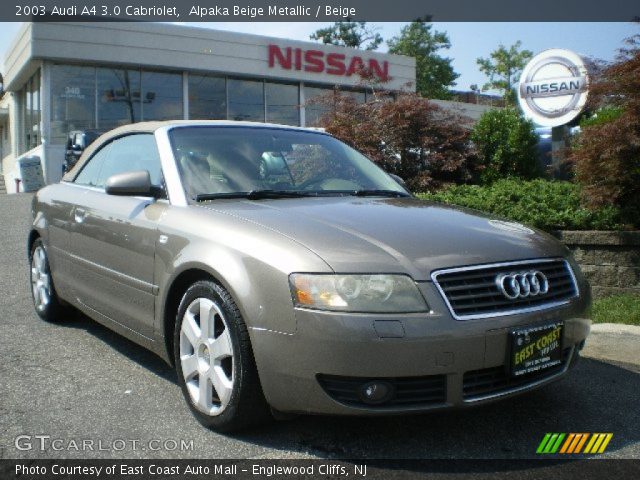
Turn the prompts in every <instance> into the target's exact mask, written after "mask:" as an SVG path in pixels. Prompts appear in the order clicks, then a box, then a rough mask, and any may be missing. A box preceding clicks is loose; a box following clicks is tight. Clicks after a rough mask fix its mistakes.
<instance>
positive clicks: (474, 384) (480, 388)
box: [462, 347, 572, 400]
mask: <svg viewBox="0 0 640 480" xmlns="http://www.w3.org/2000/svg"><path fill="white" fill-rule="evenodd" d="M571 350H572V349H571V347H569V348H565V349H564V350H563V351H562V363H560V364H558V365H554V366H553V367H549V368H546V369H544V370H539V371H537V372H532V373H528V374H525V375H521V376H518V377H511V376H510V375H509V372H508V370H507V367H506V366H504V365H501V366H499V367H492V368H483V369H482V370H473V371H470V372H466V373H465V374H464V376H463V377H462V393H463V397H464V399H465V400H474V399H478V398H482V397H485V396H492V395H499V394H500V393H503V392H507V391H509V390H513V389H516V388H519V387H524V386H527V385H529V384H531V383H534V382H537V381H539V380H543V379H545V378H548V377H551V376H553V375H555V374H557V373H560V372H562V371H563V370H564V369H565V366H566V364H567V362H569V361H570V358H569V356H570V355H571Z"/></svg>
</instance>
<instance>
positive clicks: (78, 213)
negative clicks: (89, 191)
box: [73, 208, 87, 223]
mask: <svg viewBox="0 0 640 480" xmlns="http://www.w3.org/2000/svg"><path fill="white" fill-rule="evenodd" d="M73 215H74V217H75V219H76V222H77V223H82V222H84V219H85V217H86V216H87V212H86V210H85V209H84V208H76V209H75V211H74V212H73Z"/></svg>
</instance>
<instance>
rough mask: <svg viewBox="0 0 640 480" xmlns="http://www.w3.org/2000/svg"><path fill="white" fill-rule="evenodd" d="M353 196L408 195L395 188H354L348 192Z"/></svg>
mask: <svg viewBox="0 0 640 480" xmlns="http://www.w3.org/2000/svg"><path fill="white" fill-rule="evenodd" d="M350 194H351V195H353V196H355V197H397V198H399V197H409V196H410V195H409V194H408V193H404V192H399V191H397V190H373V189H371V190H354V191H353V192H350Z"/></svg>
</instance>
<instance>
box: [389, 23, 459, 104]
mask: <svg viewBox="0 0 640 480" xmlns="http://www.w3.org/2000/svg"><path fill="white" fill-rule="evenodd" d="M432 27H433V25H431V24H430V23H428V22H424V21H415V22H411V23H410V24H409V25H405V26H404V27H402V30H400V35H398V36H396V37H393V38H392V39H391V40H389V41H388V42H387V44H388V45H389V53H396V54H399V55H407V56H409V57H414V58H415V59H416V91H417V92H418V93H419V94H420V95H422V96H423V97H427V98H440V99H447V98H451V93H450V92H449V87H451V86H454V85H455V79H456V78H458V77H459V76H460V75H459V74H458V73H456V72H455V71H454V70H453V67H452V66H451V59H450V58H445V57H441V56H440V55H438V51H439V50H442V49H448V48H450V47H451V42H450V41H449V37H448V35H447V34H446V33H445V32H438V31H435V30H434V31H432Z"/></svg>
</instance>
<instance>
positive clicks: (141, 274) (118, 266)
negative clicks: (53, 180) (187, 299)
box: [69, 133, 168, 338]
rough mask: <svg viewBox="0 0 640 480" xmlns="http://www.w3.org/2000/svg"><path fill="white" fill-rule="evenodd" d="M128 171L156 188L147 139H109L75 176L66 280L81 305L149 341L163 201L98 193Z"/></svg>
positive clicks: (157, 173)
mask: <svg viewBox="0 0 640 480" xmlns="http://www.w3.org/2000/svg"><path fill="white" fill-rule="evenodd" d="M85 170H86V173H85ZM134 170H148V171H149V173H150V175H151V180H152V182H153V183H154V185H156V186H158V187H162V185H163V180H162V178H163V177H162V169H161V166H160V157H159V154H158V149H157V146H156V141H155V137H154V136H153V135H152V134H148V133H136V134H131V135H127V136H124V137H120V138H117V139H115V140H113V141H112V142H110V143H109V144H107V145H106V146H104V147H103V148H101V149H100V150H98V151H97V152H96V153H95V154H94V156H93V157H92V158H91V159H90V160H89V162H88V163H87V165H86V166H85V167H84V169H83V170H82V171H81V172H80V173H79V175H78V176H77V178H76V180H75V183H76V184H77V185H78V186H80V187H82V188H81V190H82V193H81V194H80V195H79V196H78V201H77V203H76V207H75V209H74V211H73V214H72V215H73V218H72V219H71V225H72V227H71V235H70V238H69V250H70V254H71V255H70V257H71V259H72V261H71V275H72V276H73V278H74V286H73V289H74V293H75V298H76V300H77V301H78V302H79V303H80V304H81V305H82V306H84V307H87V308H88V309H90V310H91V311H93V312H97V313H98V314H100V315H102V316H103V317H106V318H107V319H109V320H111V321H114V322H116V323H119V324H120V325H123V326H125V327H127V328H129V329H132V330H134V331H136V332H138V333H140V334H142V335H144V336H146V337H149V338H151V337H152V332H153V327H154V299H155V295H156V294H157V287H156V285H155V284H154V258H155V249H156V240H157V236H158V233H157V232H158V222H159V221H160V219H161V217H162V214H163V213H164V211H165V209H166V208H167V207H168V202H167V201H166V200H165V199H154V198H150V197H133V196H113V195H107V194H106V193H105V191H104V185H105V183H106V180H107V179H108V178H109V177H110V176H111V175H115V174H117V173H123V172H127V171H134Z"/></svg>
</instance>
